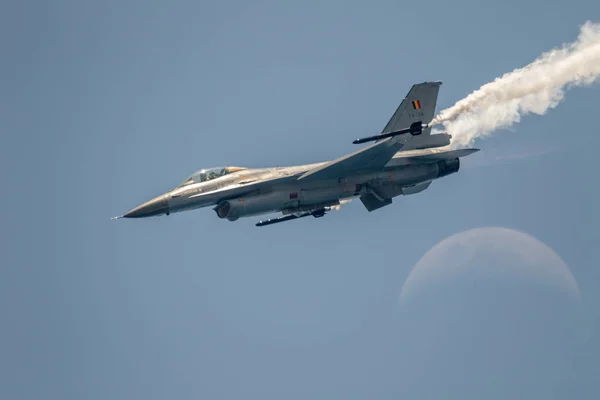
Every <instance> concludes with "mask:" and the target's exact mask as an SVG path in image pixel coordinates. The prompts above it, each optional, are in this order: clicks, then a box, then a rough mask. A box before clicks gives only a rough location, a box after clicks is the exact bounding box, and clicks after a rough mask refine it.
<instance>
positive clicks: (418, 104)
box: [412, 100, 421, 110]
mask: <svg viewBox="0 0 600 400" xmlns="http://www.w3.org/2000/svg"><path fill="white" fill-rule="evenodd" d="M412 105H413V108H414V109H415V110H420V109H421V102H420V101H419V100H413V101H412Z"/></svg>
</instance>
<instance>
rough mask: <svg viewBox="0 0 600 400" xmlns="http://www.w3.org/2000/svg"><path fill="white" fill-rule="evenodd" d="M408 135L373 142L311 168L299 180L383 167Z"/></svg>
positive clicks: (344, 174)
mask: <svg viewBox="0 0 600 400" xmlns="http://www.w3.org/2000/svg"><path fill="white" fill-rule="evenodd" d="M407 137H408V135H401V136H393V137H390V138H387V139H384V140H381V141H379V142H377V143H373V144H372V145H370V146H367V147H365V148H362V149H360V150H358V151H355V152H354V153H351V154H348V155H345V156H343V157H340V158H338V159H336V160H333V161H329V162H327V163H325V164H323V165H320V166H317V167H315V168H313V169H310V170H308V171H306V172H305V173H304V174H303V175H301V176H300V177H299V178H298V180H302V179H307V178H311V179H330V178H341V177H343V176H346V175H348V174H350V173H353V172H355V171H358V170H367V169H382V168H383V167H385V165H386V164H387V163H388V162H389V161H390V160H391V159H392V157H393V156H394V154H396V153H397V152H398V151H399V150H400V149H401V148H402V147H403V146H404V143H405V141H406V140H407Z"/></svg>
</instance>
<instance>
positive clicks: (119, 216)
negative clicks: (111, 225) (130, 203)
mask: <svg viewBox="0 0 600 400" xmlns="http://www.w3.org/2000/svg"><path fill="white" fill-rule="evenodd" d="M121 218H123V216H122V215H118V216H116V217H112V218H111V220H112V221H114V220H115V219H121Z"/></svg>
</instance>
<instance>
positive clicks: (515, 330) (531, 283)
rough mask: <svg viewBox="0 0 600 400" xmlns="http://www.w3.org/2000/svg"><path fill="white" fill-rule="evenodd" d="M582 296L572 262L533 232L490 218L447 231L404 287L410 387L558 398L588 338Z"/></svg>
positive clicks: (406, 382)
mask: <svg viewBox="0 0 600 400" xmlns="http://www.w3.org/2000/svg"><path fill="white" fill-rule="evenodd" d="M580 303H581V294H580V292H579V288H578V286H577V282H576V280H575V278H574V277H573V275H572V274H571V271H569V268H568V266H567V265H566V264H565V262H564V261H563V260H562V259H561V258H560V256H559V255H558V254H557V253H556V252H555V251H554V250H552V249H551V248H550V247H548V246H547V245H545V244H544V243H542V242H541V241H539V240H538V239H536V238H534V237H532V236H531V235H528V234H525V233H523V232H519V231H516V230H512V229H507V228H501V227H484V228H476V229H471V230H467V231H465V232H459V233H456V234H454V235H452V236H450V237H448V238H446V239H444V240H442V241H441V242H439V243H438V244H436V245H435V246H434V247H433V248H431V249H430V250H429V251H428V252H427V253H426V254H425V255H424V256H423V257H422V258H421V259H420V260H419V261H418V262H417V264H416V265H415V266H414V268H413V269H412V270H411V272H410V273H409V275H408V278H407V279H406V282H405V283H404V285H403V287H402V292H401V294H400V307H399V313H398V315H399V317H400V322H401V327H402V329H401V330H400V331H399V335H400V338H401V340H399V347H400V350H399V354H398V357H397V359H398V360H399V364H400V366H401V368H402V373H401V375H400V376H401V377H402V379H403V386H404V387H405V388H406V390H407V392H406V393H408V394H410V396H405V397H413V398H465V397H468V398H552V397H553V396H555V389H556V388H555V386H554V385H555V383H556V382H560V381H561V380H563V379H564V377H565V376H567V374H568V373H569V368H570V365H571V364H572V359H573V357H574V355H575V354H576V351H577V350H576V349H577V346H578V343H580V341H581V336H580V335H581V326H582V323H581V322H582V321H581V309H582V307H580ZM432 382H435V384H432Z"/></svg>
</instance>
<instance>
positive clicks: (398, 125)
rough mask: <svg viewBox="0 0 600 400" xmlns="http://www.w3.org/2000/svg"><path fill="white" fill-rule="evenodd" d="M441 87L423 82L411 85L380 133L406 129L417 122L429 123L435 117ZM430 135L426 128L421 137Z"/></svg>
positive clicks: (437, 84) (429, 129)
mask: <svg viewBox="0 0 600 400" xmlns="http://www.w3.org/2000/svg"><path fill="white" fill-rule="evenodd" d="M441 85H442V82H423V83H418V84H415V85H413V86H412V88H410V90H409V91H408V94H407V95H406V97H405V98H404V99H403V100H402V103H400V105H399V106H398V108H397V109H396V112H395V113H394V115H392V118H391V119H390V121H389V122H388V123H387V125H386V126H385V128H383V131H382V132H381V133H387V132H393V131H397V130H400V129H404V128H408V127H409V126H410V124H412V123H414V122H417V121H422V122H423V123H424V124H427V123H429V122H430V121H431V120H432V119H433V117H434V115H435V106H436V103H437V98H438V92H439V90H440V86H441ZM430 133H431V128H427V129H423V133H422V135H429V134H430Z"/></svg>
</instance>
